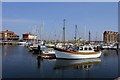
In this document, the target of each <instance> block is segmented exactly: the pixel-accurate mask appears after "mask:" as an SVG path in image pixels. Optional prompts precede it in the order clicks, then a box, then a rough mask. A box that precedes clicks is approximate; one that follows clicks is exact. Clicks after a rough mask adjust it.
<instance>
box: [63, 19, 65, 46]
mask: <svg viewBox="0 0 120 80" xmlns="http://www.w3.org/2000/svg"><path fill="white" fill-rule="evenodd" d="M63 45H64V46H65V19H64V20H63Z"/></svg>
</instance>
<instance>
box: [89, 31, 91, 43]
mask: <svg viewBox="0 0 120 80" xmlns="http://www.w3.org/2000/svg"><path fill="white" fill-rule="evenodd" d="M90 40H91V33H90V31H89V44H90Z"/></svg>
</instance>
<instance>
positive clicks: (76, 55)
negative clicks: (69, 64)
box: [54, 46, 101, 59]
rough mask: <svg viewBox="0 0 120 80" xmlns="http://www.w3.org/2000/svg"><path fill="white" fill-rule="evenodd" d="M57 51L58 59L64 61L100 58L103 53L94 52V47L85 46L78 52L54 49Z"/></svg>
mask: <svg viewBox="0 0 120 80" xmlns="http://www.w3.org/2000/svg"><path fill="white" fill-rule="evenodd" d="M54 49H55V50H56V53H55V54H56V58H64V59H82V58H98V57H100V56H101V51H97V50H94V49H93V47H92V46H83V47H80V48H79V49H78V50H69V49H61V48H54Z"/></svg>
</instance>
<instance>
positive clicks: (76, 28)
mask: <svg viewBox="0 0 120 80" xmlns="http://www.w3.org/2000/svg"><path fill="white" fill-rule="evenodd" d="M76 36H77V25H75V37H74V39H75V45H76Z"/></svg>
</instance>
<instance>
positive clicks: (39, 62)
mask: <svg viewBox="0 0 120 80" xmlns="http://www.w3.org/2000/svg"><path fill="white" fill-rule="evenodd" d="M42 61H43V59H42V58H38V57H37V65H38V66H37V67H38V69H40V67H41V63H42Z"/></svg>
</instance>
